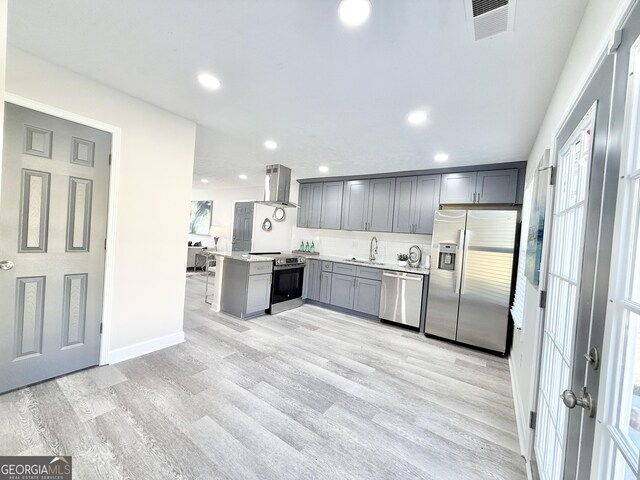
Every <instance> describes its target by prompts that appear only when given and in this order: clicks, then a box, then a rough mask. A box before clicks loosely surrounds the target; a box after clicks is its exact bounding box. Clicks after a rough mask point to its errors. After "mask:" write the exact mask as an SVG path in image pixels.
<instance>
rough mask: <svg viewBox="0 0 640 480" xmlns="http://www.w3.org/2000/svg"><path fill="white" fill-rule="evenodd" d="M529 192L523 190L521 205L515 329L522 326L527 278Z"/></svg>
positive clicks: (513, 308)
mask: <svg viewBox="0 0 640 480" xmlns="http://www.w3.org/2000/svg"><path fill="white" fill-rule="evenodd" d="M531 190H532V187H531V188H529V189H527V190H525V192H524V202H523V203H522V230H521V232H520V248H519V250H518V273H517V274H516V294H515V295H514V298H513V305H512V306H511V318H513V323H514V325H515V326H516V328H522V327H523V325H524V298H525V292H526V290H527V277H526V276H525V273H524V270H525V264H526V260H527V237H528V233H529V211H530V209H531V205H530V203H531Z"/></svg>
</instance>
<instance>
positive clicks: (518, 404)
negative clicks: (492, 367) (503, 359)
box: [509, 355, 532, 480]
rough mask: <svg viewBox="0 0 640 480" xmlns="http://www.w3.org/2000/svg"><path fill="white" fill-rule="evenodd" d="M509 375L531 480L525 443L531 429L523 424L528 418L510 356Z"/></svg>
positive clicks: (519, 438)
mask: <svg viewBox="0 0 640 480" xmlns="http://www.w3.org/2000/svg"><path fill="white" fill-rule="evenodd" d="M509 375H510V377H511V392H512V395H513V406H514V409H515V414H516V428H517V430H518V444H519V446H520V455H522V457H523V458H524V461H525V468H526V470H527V478H528V479H529V480H531V478H532V475H531V463H530V462H529V460H530V459H529V458H528V456H527V452H526V450H527V448H526V441H525V433H524V432H525V428H529V426H528V425H526V424H525V423H523V422H526V418H527V416H526V415H525V414H524V412H523V411H522V403H521V402H520V400H521V397H520V389H519V388H518V382H517V377H516V376H515V367H514V365H513V357H512V356H511V355H509Z"/></svg>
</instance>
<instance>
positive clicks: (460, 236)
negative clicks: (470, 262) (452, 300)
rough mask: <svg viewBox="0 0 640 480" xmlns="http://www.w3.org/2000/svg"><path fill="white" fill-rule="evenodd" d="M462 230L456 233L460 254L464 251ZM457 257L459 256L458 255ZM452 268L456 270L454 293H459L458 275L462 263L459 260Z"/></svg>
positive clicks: (459, 281)
mask: <svg viewBox="0 0 640 480" xmlns="http://www.w3.org/2000/svg"><path fill="white" fill-rule="evenodd" d="M464 244H465V243H464V230H459V231H458V252H462V251H463V249H464ZM458 255H460V253H458ZM453 268H455V269H456V286H455V289H454V291H455V293H460V286H461V283H462V275H460V273H461V270H462V261H461V260H456V265H454V266H453Z"/></svg>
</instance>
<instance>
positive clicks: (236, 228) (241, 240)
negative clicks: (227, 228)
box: [231, 202, 254, 252]
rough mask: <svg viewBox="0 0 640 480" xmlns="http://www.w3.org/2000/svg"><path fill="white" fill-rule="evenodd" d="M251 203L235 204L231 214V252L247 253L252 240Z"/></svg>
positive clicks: (252, 204)
mask: <svg viewBox="0 0 640 480" xmlns="http://www.w3.org/2000/svg"><path fill="white" fill-rule="evenodd" d="M253 209H254V203H253V202H237V203H236V204H235V207H234V212H233V241H232V243H231V250H232V251H234V252H248V251H249V250H251V240H252V239H253Z"/></svg>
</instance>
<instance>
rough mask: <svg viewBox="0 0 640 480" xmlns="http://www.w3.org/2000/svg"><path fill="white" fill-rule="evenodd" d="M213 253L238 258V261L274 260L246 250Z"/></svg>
mask: <svg viewBox="0 0 640 480" xmlns="http://www.w3.org/2000/svg"><path fill="white" fill-rule="evenodd" d="M214 255H216V256H217V257H224V258H228V259H231V260H238V261H240V262H273V260H274V259H273V258H272V257H267V256H263V255H251V254H249V253H246V252H215V253H214Z"/></svg>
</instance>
